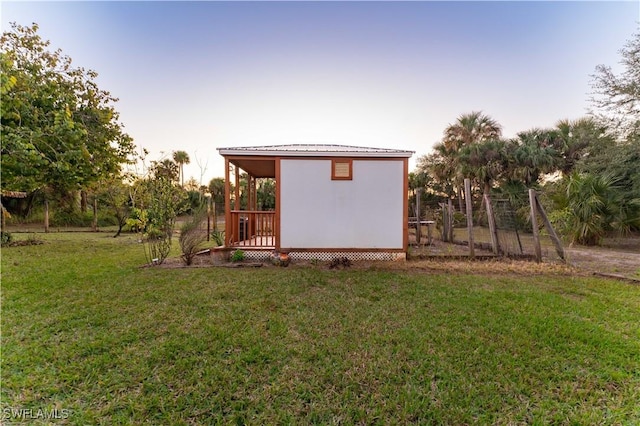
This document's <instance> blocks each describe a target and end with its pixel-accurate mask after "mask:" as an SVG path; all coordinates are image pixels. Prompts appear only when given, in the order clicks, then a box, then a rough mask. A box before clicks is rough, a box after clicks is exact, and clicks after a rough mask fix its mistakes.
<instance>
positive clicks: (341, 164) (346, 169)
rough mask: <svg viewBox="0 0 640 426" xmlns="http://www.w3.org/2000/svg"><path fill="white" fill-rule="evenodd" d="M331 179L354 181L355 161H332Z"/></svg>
mask: <svg viewBox="0 0 640 426" xmlns="http://www.w3.org/2000/svg"><path fill="white" fill-rule="evenodd" d="M331 179H332V180H352V179H353V161H352V160H350V159H334V160H331Z"/></svg>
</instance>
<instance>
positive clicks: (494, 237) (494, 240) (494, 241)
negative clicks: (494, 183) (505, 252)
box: [484, 194, 500, 254]
mask: <svg viewBox="0 0 640 426" xmlns="http://www.w3.org/2000/svg"><path fill="white" fill-rule="evenodd" d="M484 202H485V204H486V207H487V210H486V211H487V221H488V222H489V234H490V235H491V249H492V250H493V254H499V253H500V245H499V243H498V233H497V229H496V218H495V216H494V215H493V206H492V205H491V198H489V194H484Z"/></svg>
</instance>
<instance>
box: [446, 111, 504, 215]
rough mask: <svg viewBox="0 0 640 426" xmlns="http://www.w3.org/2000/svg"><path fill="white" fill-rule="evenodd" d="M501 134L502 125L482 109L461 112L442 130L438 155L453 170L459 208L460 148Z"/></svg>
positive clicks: (460, 180) (460, 191)
mask: <svg viewBox="0 0 640 426" xmlns="http://www.w3.org/2000/svg"><path fill="white" fill-rule="evenodd" d="M501 136H502V126H500V124H498V122H497V121H496V120H494V119H493V118H491V117H489V116H488V115H485V114H483V113H482V111H472V112H471V113H469V114H463V115H461V116H460V117H458V119H457V120H456V122H455V123H453V124H450V125H449V126H447V128H446V129H445V131H444V138H443V139H442V146H441V147H439V148H438V150H439V153H440V155H442V156H443V157H445V158H447V163H448V164H447V165H448V166H449V167H450V168H451V169H453V170H455V171H456V172H455V178H454V179H455V180H454V183H455V185H456V187H457V188H458V190H457V192H458V202H459V204H460V210H461V211H462V210H463V203H462V182H463V177H464V176H463V174H462V170H461V168H460V164H459V153H460V150H461V149H462V148H463V147H465V146H468V145H472V144H476V143H481V142H484V141H487V140H493V139H499V138H500V137H501Z"/></svg>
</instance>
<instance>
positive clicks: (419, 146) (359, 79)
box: [1, 1, 640, 183]
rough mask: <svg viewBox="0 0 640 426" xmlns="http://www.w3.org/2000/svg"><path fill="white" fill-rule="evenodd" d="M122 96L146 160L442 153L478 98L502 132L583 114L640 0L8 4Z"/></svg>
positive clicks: (11, 14)
mask: <svg viewBox="0 0 640 426" xmlns="http://www.w3.org/2000/svg"><path fill="white" fill-rule="evenodd" d="M1 12H2V29H3V30H6V29H7V28H8V23H9V22H12V21H15V22H18V23H19V24H22V25H29V24H31V23H32V22H37V23H38V24H39V25H40V34H41V35H42V37H43V38H45V39H48V40H50V41H51V44H52V47H54V48H61V49H62V50H63V52H64V53H65V54H67V55H69V56H70V57H71V58H73V61H74V63H75V64H76V65H78V66H83V67H85V68H90V69H93V70H95V71H97V72H98V73H99V77H98V82H99V85H100V86H101V88H103V89H105V90H109V91H110V92H111V93H112V94H113V95H114V96H116V97H118V98H120V101H119V102H118V104H117V105H116V108H117V109H118V111H120V113H121V121H122V122H123V123H124V125H125V128H126V131H127V132H128V133H129V134H130V135H131V136H132V137H133V138H134V139H135V142H136V143H137V144H138V145H139V146H143V147H145V148H147V149H148V150H149V151H150V153H151V154H150V156H149V159H151V160H153V159H158V158H160V157H161V155H162V152H164V153H166V154H168V153H170V152H171V151H173V150H176V149H181V150H185V151H187V152H188V153H189V155H190V156H191V160H192V164H191V165H190V166H188V167H187V168H186V171H185V174H186V176H187V177H189V176H193V177H195V178H196V180H200V170H199V168H198V166H197V164H195V163H196V161H195V160H196V158H198V159H200V161H201V163H202V164H203V165H204V164H205V163H208V165H207V170H206V173H205V174H204V176H203V177H202V181H203V183H207V182H208V181H209V180H210V179H211V178H212V177H215V176H222V175H223V174H224V166H223V163H222V160H221V158H220V157H219V155H218V153H217V151H216V148H217V147H229V146H242V145H267V144H287V143H338V144H347V145H359V146H372V147H384V148H396V147H397V148H402V149H409V150H413V151H416V154H415V155H414V157H413V159H412V161H411V163H410V164H411V165H410V167H411V168H413V165H414V164H415V160H416V159H417V158H418V157H419V156H421V155H424V154H427V153H429V152H430V150H431V147H432V146H433V144H435V143H436V142H438V141H439V139H440V138H441V136H442V132H443V130H444V128H445V127H446V126H447V125H448V124H449V123H452V122H454V121H455V119H456V118H457V117H458V116H459V115H460V114H463V113H467V112H471V111H473V110H482V111H484V112H485V113H486V114H489V115H490V116H492V117H493V118H495V119H496V120H497V121H498V122H500V123H501V124H502V125H503V128H504V134H505V136H507V137H509V136H514V135H515V134H516V133H517V132H519V131H522V130H527V129H530V128H533V127H548V126H553V125H554V123H555V122H557V121H558V120H560V119H563V118H569V119H575V118H579V117H581V116H583V115H584V114H585V113H586V110H587V108H588V106H589V103H588V92H589V91H590V85H589V81H590V74H592V73H593V72H594V69H595V67H596V65H598V64H607V65H611V66H614V68H615V67H617V66H618V65H617V63H618V61H619V59H620V56H619V53H618V51H619V49H620V48H621V47H622V46H623V45H624V43H625V42H626V40H629V39H630V38H631V35H632V34H633V33H634V32H636V31H637V30H638V22H639V21H640V2H638V1H629V2H513V1H512V2H506V1H505V2H455V1H454V2H431V1H425V2H395V3H394V2H5V1H3V2H2V6H1Z"/></svg>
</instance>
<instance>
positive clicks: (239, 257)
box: [231, 250, 244, 262]
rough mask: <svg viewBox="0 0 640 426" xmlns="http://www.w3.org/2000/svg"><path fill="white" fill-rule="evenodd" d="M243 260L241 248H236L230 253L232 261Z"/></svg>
mask: <svg viewBox="0 0 640 426" xmlns="http://www.w3.org/2000/svg"><path fill="white" fill-rule="evenodd" d="M243 260H244V252H243V251H242V250H236V251H234V252H233V253H231V261H232V262H242V261H243Z"/></svg>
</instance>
